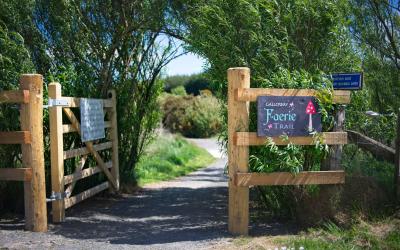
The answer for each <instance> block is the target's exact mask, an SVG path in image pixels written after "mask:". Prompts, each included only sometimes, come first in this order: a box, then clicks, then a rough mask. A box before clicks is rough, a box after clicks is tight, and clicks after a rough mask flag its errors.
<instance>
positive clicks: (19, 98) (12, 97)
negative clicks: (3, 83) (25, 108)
mask: <svg viewBox="0 0 400 250" xmlns="http://www.w3.org/2000/svg"><path fill="white" fill-rule="evenodd" d="M0 103H29V90H9V91H0Z"/></svg>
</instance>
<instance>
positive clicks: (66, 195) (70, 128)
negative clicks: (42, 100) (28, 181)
mask: <svg viewBox="0 0 400 250" xmlns="http://www.w3.org/2000/svg"><path fill="white" fill-rule="evenodd" d="M108 95H109V96H108V97H109V98H108V99H103V107H104V110H105V113H106V114H107V115H106V116H107V117H108V120H107V121H105V123H104V124H105V128H106V129H109V133H107V134H108V135H109V136H108V141H107V142H103V143H94V142H93V141H88V142H84V144H85V147H81V148H75V149H69V150H64V143H63V134H67V133H72V132H75V133H78V134H79V135H81V125H80V123H79V121H78V119H77V118H76V117H75V115H74V113H73V112H72V109H71V108H79V107H80V99H81V98H76V97H65V96H62V93H61V85H60V84H59V83H51V84H50V85H49V98H51V99H49V103H51V104H52V105H50V107H49V113H50V147H51V186H52V193H53V195H52V197H53V201H52V212H53V222H62V221H64V219H65V209H67V208H69V207H71V206H73V205H75V204H77V203H78V202H81V201H83V200H85V199H87V198H89V197H91V196H93V195H95V194H97V193H99V192H101V191H103V190H105V189H107V188H111V189H112V190H114V191H117V190H118V189H119V169H118V132H117V112H116V94H115V91H113V90H112V91H109V93H108ZM63 113H64V114H65V116H66V117H67V118H68V120H69V123H68V124H63V119H62V117H63ZM107 149H111V150H112V154H111V161H109V162H104V160H103V159H102V158H101V156H100V154H99V153H98V151H102V150H107ZM89 154H91V155H92V156H93V158H94V159H95V161H96V163H97V166H96V167H88V168H86V169H84V166H85V162H86V160H87V157H88V155H89ZM75 157H80V160H79V163H78V164H77V165H76V167H75V172H74V173H72V174H69V175H64V160H67V159H70V158H75ZM100 172H102V173H104V175H105V176H106V177H107V181H106V182H104V183H102V184H100V185H98V186H95V187H93V188H90V189H88V190H86V191H83V192H81V193H79V194H77V195H75V196H71V194H72V191H73V189H74V187H75V184H76V182H77V181H78V180H81V179H83V178H86V177H89V176H92V175H94V174H97V173H100Z"/></svg>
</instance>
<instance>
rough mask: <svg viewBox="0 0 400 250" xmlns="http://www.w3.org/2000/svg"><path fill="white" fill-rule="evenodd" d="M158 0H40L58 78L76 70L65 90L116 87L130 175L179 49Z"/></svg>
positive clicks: (94, 92) (93, 91) (95, 93)
mask: <svg viewBox="0 0 400 250" xmlns="http://www.w3.org/2000/svg"><path fill="white" fill-rule="evenodd" d="M156 2H157V1H100V2H99V1H90V0H88V1H63V2H60V1H47V0H46V1H38V5H37V17H38V20H37V21H38V26H39V27H40V28H41V33H42V35H43V37H44V39H45V40H46V44H47V45H48V48H47V50H48V51H49V54H50V55H49V56H50V58H51V60H52V68H51V70H50V72H51V73H52V76H54V77H53V78H54V79H55V80H57V78H58V77H57V76H58V75H59V73H60V71H61V72H62V71H64V70H65V69H66V68H68V69H70V70H71V71H73V72H75V74H76V76H75V77H74V79H73V83H71V84H69V86H66V90H67V91H66V94H74V95H79V96H92V97H106V94H107V91H108V90H110V89H111V88H114V89H116V91H117V96H118V107H117V110H118V125H119V131H120V137H119V139H120V145H123V146H121V147H120V164H121V171H122V173H123V174H122V176H127V174H128V173H130V172H131V171H132V169H133V168H134V166H135V163H136V162H137V161H138V160H139V157H140V155H141V154H142V152H143V149H144V146H145V145H146V144H147V143H148V142H149V140H150V139H151V137H152V132H153V130H154V129H155V127H156V126H157V124H158V120H159V112H158V107H157V103H156V97H157V96H158V94H159V93H160V90H161V82H160V81H159V79H158V76H159V74H160V72H161V69H162V68H163V66H165V65H166V64H167V63H168V62H169V61H170V60H171V59H173V58H174V57H175V56H176V55H177V50H176V46H175V44H174V42H173V41H172V40H171V39H169V38H168V37H166V36H162V35H161V34H162V29H163V28H164V25H165V23H164V21H165V18H164V11H165V8H166V7H167V6H166V4H156Z"/></svg>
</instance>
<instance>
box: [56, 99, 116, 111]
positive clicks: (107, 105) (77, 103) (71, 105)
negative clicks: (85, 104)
mask: <svg viewBox="0 0 400 250" xmlns="http://www.w3.org/2000/svg"><path fill="white" fill-rule="evenodd" d="M59 99H61V100H66V101H68V103H69V105H68V106H66V107H69V108H79V106H80V104H81V103H80V101H81V100H80V99H81V98H79V97H66V96H63V97H61V98H59ZM103 106H104V108H111V107H112V101H111V100H108V99H103Z"/></svg>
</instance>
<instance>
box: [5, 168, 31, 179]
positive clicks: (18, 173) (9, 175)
mask: <svg viewBox="0 0 400 250" xmlns="http://www.w3.org/2000/svg"><path fill="white" fill-rule="evenodd" d="M0 180H2V181H30V180H32V168H0Z"/></svg>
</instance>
